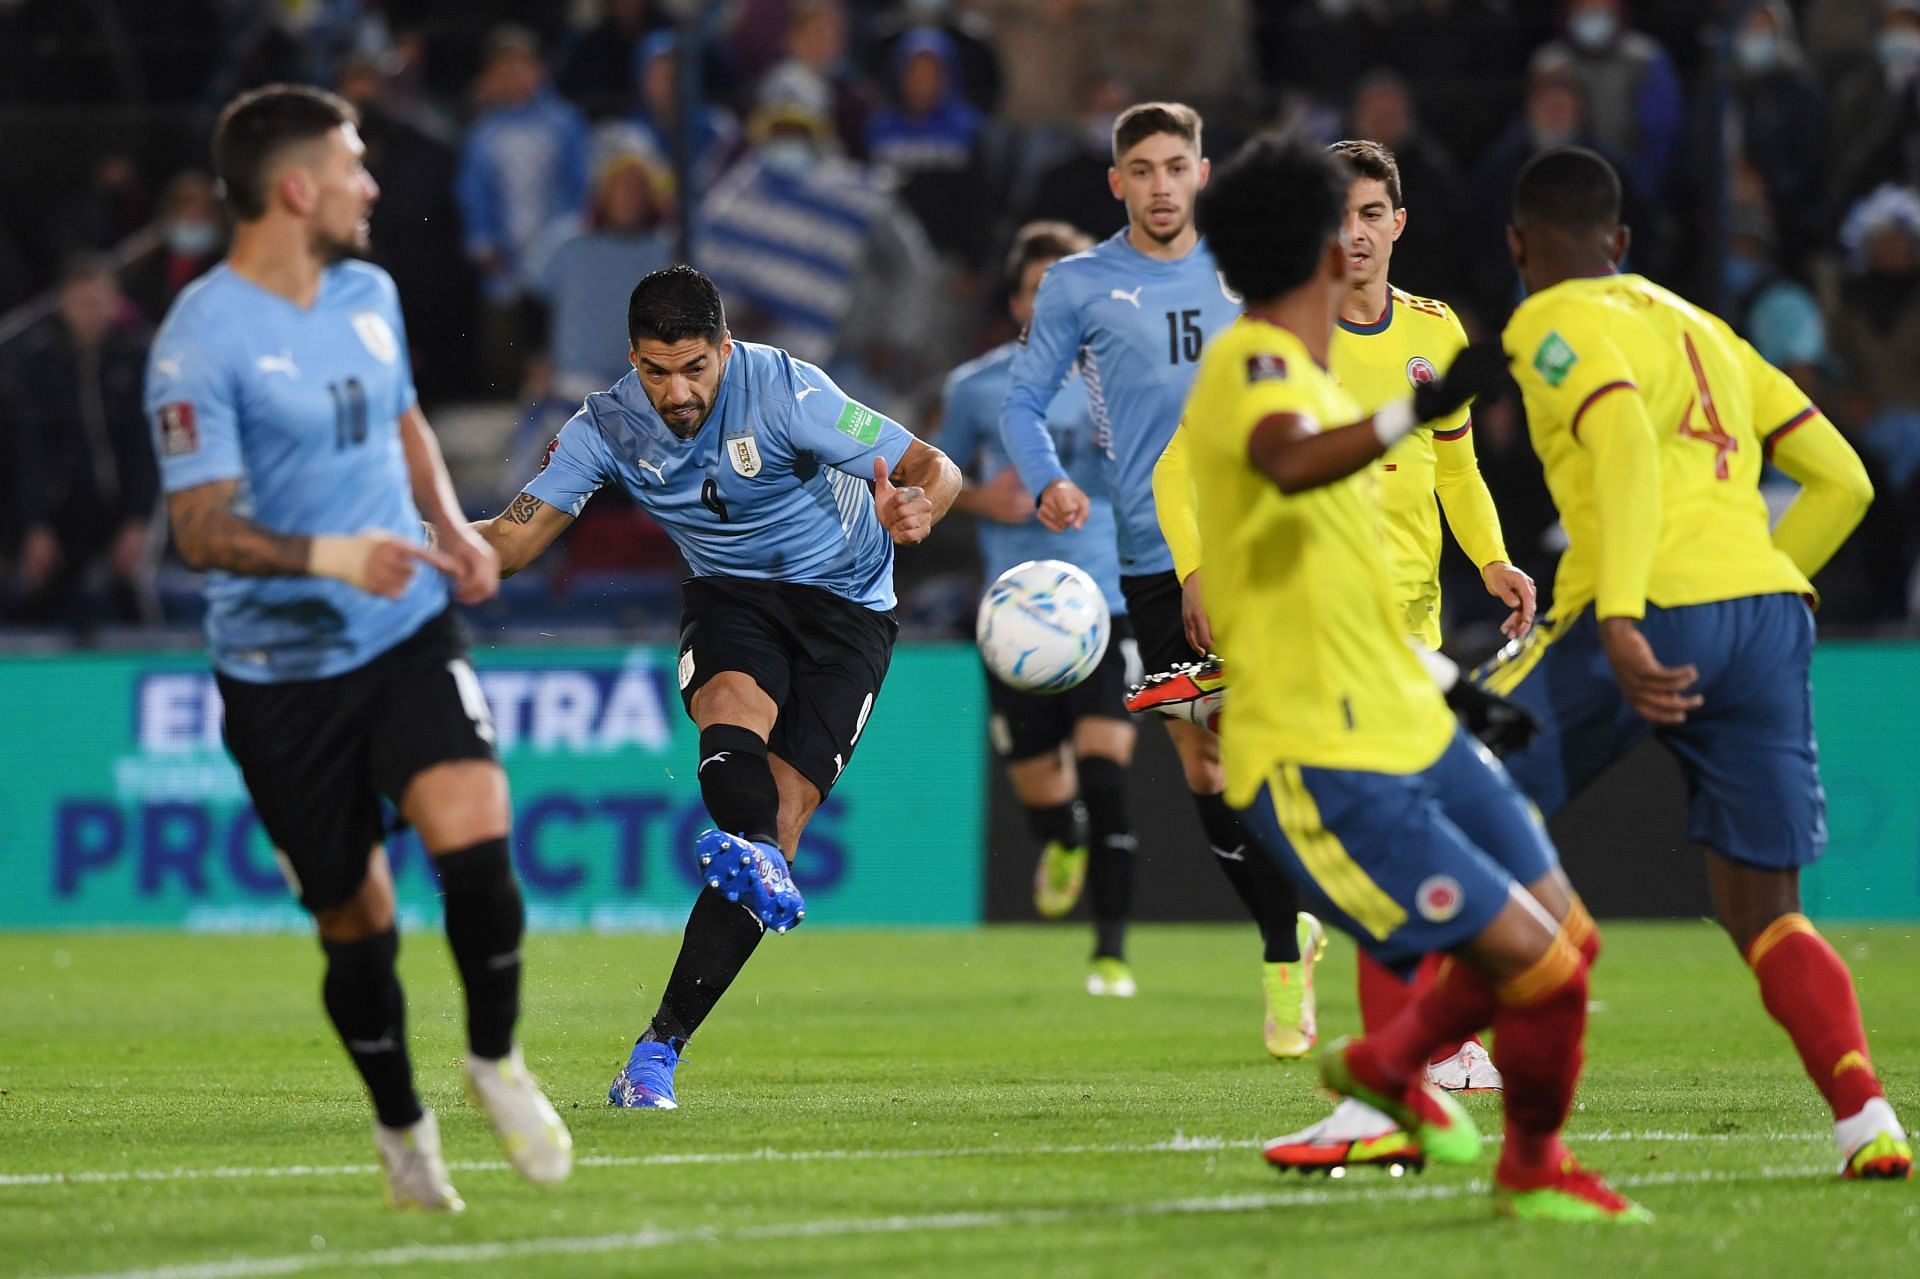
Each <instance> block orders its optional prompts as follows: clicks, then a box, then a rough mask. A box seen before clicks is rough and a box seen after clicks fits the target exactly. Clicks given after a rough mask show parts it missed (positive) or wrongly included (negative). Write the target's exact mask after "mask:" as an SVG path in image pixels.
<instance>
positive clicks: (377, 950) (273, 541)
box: [146, 85, 573, 1212]
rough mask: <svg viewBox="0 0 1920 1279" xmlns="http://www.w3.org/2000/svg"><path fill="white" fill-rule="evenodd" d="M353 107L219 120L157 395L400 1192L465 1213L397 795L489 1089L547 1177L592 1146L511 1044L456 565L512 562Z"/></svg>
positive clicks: (191, 522) (510, 935)
mask: <svg viewBox="0 0 1920 1279" xmlns="http://www.w3.org/2000/svg"><path fill="white" fill-rule="evenodd" d="M355 124H356V116H355V113H354V110H353V108H352V107H351V106H350V105H348V104H347V103H346V102H344V101H342V100H341V99H339V98H336V97H334V96H333V95H332V94H330V93H323V92H320V91H319V90H316V89H309V88H304V87H298V86H292V85H270V86H268V87H266V88H264V89H259V90H256V91H254V92H252V93H248V94H244V95H242V96H241V97H239V98H237V99H235V100H234V101H233V102H232V103H230V104H229V105H228V106H227V108H226V109H225V110H224V111H222V112H221V114H220V120H219V123H218V125H217V126H216V129H215V132H214V140H213V158H214V168H215V170H216V172H217V173H218V174H219V176H220V180H221V183H222V185H223V186H224V188H225V191H226V199H227V202H228V204H229V205H230V206H231V208H232V211H233V214H234V221H235V223H236V226H235V229H234V235H233V248H232V251H231V252H230V253H229V254H228V255H227V259H226V261H225V262H223V263H222V264H221V265H219V266H218V267H215V268H214V269H213V270H212V271H211V272H209V273H208V274H207V275H206V276H205V277H204V278H203V279H201V280H200V281H199V282H197V283H196V284H194V285H193V286H192V287H190V288H188V289H187V290H186V291H185V292H184V293H182V294H181V295H180V297H179V298H178V299H177V300H176V301H175V302H174V304H173V307H172V309H171V310H170V311H169V312H168V313H167V318H166V322H165V323H164V324H163V325H162V326H161V329H160V333H159V336H158V337H157V338H156V339H155V340H154V344H153V354H152V357H151V360H150V363H149V366H148V373H147V388H146V399H147V407H148V410H149V412H151V413H152V415H153V421H154V432H155V443H156V447H157V449H158V452H159V458H160V473H161V478H162V481H163V483H164V485H165V487H166V490H167V493H168V495H169V496H168V512H169V514H170V516H171V517H172V522H173V534H174V540H175V542H176V543H177V544H178V545H179V548H180V554H181V557H182V558H183V559H185V560H186V562H187V563H188V564H189V565H190V566H192V567H194V568H197V569H204V570H206V571H207V638H208V640H209V643H210V646H211V648H212V650H213V661H214V666H215V668H216V672H217V674H216V678H217V680H218V682H219V686H220V694H221V698H222V700H223V701H224V702H225V705H226V740H227V747H228V749H229V750H230V751H231V752H232V753H233V757H234V760H235V762H237V763H238V764H239V766H240V772H241V776H242V777H243V778H244V779H245V781H246V785H247V792H248V794H249V795H250V796H251V797H252V799H253V804H254V808H255V809H256V810H257V811H258V813H259V816H260V824H261V825H262V827H264V828H265V830H266V833H267V836H268V837H269V838H270V839H271V840H272V841H273V846H274V848H275V850H276V851H277V852H278V854H279V856H280V860H281V863H282V866H283V867H284V868H285V870H286V872H287V877H288V879H289V881H290V882H291V884H292V886H293V889H294V891H295V892H296V893H297V894H298V895H299V898H300V904H301V905H302V906H304V907H306V909H307V910H308V911H309V912H311V913H312V915H313V917H314V921H315V923H316V925H317V926H318V929H319V933H320V945H321V948H322V949H323V950H324V951H325V952H326V957H327V966H326V978H325V981H324V984H323V986H322V993H323V998H324V1000H325V1003H326V1008H327V1013H328V1015H329V1016H330V1017H331V1018H332V1020H333V1024H334V1028H335V1030H337V1031H338V1032H339V1035H340V1040H341V1042H342V1043H343V1044H344V1045H345V1046H346V1049H347V1054H348V1056H350V1057H351V1058H352V1059H353V1063H354V1065H355V1066H356V1067H357V1068H358V1069H359V1071H360V1074H361V1077H362V1078H363V1079H364V1080H365V1081H366V1085H367V1090H368V1092H369V1093H370V1094H371V1095H372V1098H373V1108H374V1114H375V1120H374V1128H373V1138H374V1146H375V1148H376V1149H377V1150H378V1151H379V1155H380V1164H381V1167H382V1170H383V1171H384V1173H385V1176H386V1185H387V1195H388V1199H389V1201H390V1202H391V1203H392V1204H393V1205H394V1206H395V1207H397V1208H412V1209H422V1210H428V1211H440V1212H458V1211H459V1210H460V1209H461V1208H462V1207H463V1206H464V1205H463V1204H462V1203H461V1200H460V1197H459V1195H458V1194H456V1193H455V1192H454V1189H453V1186H452V1184H451V1182H450V1181H449V1180H448V1177H447V1169H446V1164H445V1162H444V1160H443V1159H442V1157H441V1154H440V1136H439V1128H438V1126H437V1124H436V1121H435V1119H434V1116H433V1113H432V1112H431V1111H428V1110H426V1109H425V1108H424V1107H423V1106H422V1105H421V1103H420V1097H419V1094H418V1093H416V1092H415V1091H414V1085H413V1071H412V1067H411V1065H410V1063H409V1061H408V1058H407V1045H406V1016H405V1003H404V999H403V996H402V992H401V989H400V982H399V979H398V978H397V977H396V976H395V973H394V960H395V957H396V955H397V954H398V952H399V944H400V942H399V934H398V932H397V931H396V929H395V925H394V892H393V875H392V871H391V869H390V868H389V866H388V863H387V856H386V852H385V848H384V845H383V839H384V831H383V820H382V815H381V801H382V799H385V800H386V801H388V802H390V803H391V804H392V805H393V806H394V807H395V809H397V810H398V812H399V814H400V818H401V820H402V821H404V822H405V823H407V824H408V825H411V826H412V827H413V828H414V829H415V830H417V831H418V832H419V833H420V839H421V842H422V843H423V844H424V845H425V846H426V849H427V852H428V854H429V855H430V856H431V857H432V859H433V863H434V867H435V870H436V871H437V873H438V876H439V880H440V886H441V890H442V892H443V894H444V902H445V910H446V930H447V940H448V941H449V942H450V943H451V945H452V949H453V957H454V962H455V964H456V965H457V966H458V967H459V970H460V977H461V981H462V983H463V984H464V986H465V988H466V1004H467V1048H468V1053H467V1058H466V1062H465V1075H466V1082H467V1087H468V1093H469V1095H470V1096H472V1097H473V1098H474V1100H475V1101H476V1102H477V1103H478V1104H479V1105H480V1107H481V1109H483V1110H484V1111H486V1113H487V1117H488V1119H489V1120H491V1121H492V1123H493V1126H494V1129H495V1131H496V1132H497V1133H498V1135H499V1137H500V1141H501V1144H502V1145H503V1146H504V1147H505V1148H506V1152H507V1158H508V1159H509V1160H510V1161H511V1162H512V1164H513V1166H514V1167H515V1168H517V1169H518V1170H519V1171H520V1173H521V1174H522V1175H523V1176H525V1177H527V1178H528V1179H529V1180H531V1181H535V1182H541V1183H546V1182H554V1181H558V1180H560V1179H561V1178H563V1177H565V1176H566V1175H567V1173H568V1172H569V1171H570V1170H571V1168H572V1163H573V1156H572V1141H571V1138H570V1137H569V1136H568V1134H567V1130H566V1127H565V1126H564V1125H563V1124H562V1123H561V1122H560V1119H559V1116H557V1115H556V1114H555V1113H554V1111H553V1107H552V1106H551V1105H549V1104H548V1102H547V1099H546V1098H545V1097H544V1096H543V1095H542V1094H541V1092H540V1089H539V1086H538V1085H537V1084H536V1083H535V1081H534V1079H533V1077H532V1076H531V1075H529V1074H528V1073H527V1069H526V1066H525V1064H524V1062H523V1061H522V1059H521V1054H520V1049H519V1047H518V1046H516V1045H515V1044H514V1042H513V1029H514V1023H515V1021H516V1020H517V1019H518V1017H519V1012H520V940H521V933H522V930H523V925H524V917H525V912H524V910H523V908H522V904H521V897H520V887H519V883H518V881H517V880H516V878H515V876H514V872H513V864H512V862H511V861H510V860H509V859H508V853H507V836H508V832H509V828H510V824H511V820H512V810H511V808H510V807H509V804H508V799H507V782H506V776H505V774H504V773H503V772H502V771H501V769H500V765H499V763H498V762H497V761H496V760H495V758H494V749H493V740H494V739H493V726H492V723H491V721H490V720H489V719H488V716H487V704H486V701H485V699H484V698H483V697H482V696H481V693H480V685H479V682H478V681H477V680H476V679H475V678H474V674H473V670H472V668H471V667H469V666H468V665H467V659H466V640H465V635H464V633H463V630H462V627H461V625H460V622H459V619H458V617H457V616H456V615H455V614H454V612H453V611H452V609H451V608H450V607H449V605H448V600H447V596H448V583H447V580H446V579H449V578H450V579H451V580H452V584H453V593H454V595H455V596H456V597H457V598H458V599H459V600H460V601H461V602H462V603H467V604H473V603H478V602H480V601H482V600H485V599H488V598H490V597H491V596H492V595H493V594H494V593H495V592H496V591H497V590H498V589H499V582H500V572H499V562H498V560H497V559H496V557H495V556H494V553H493V551H492V550H491V549H490V548H489V547H488V546H487V545H486V543H485V542H483V541H481V540H480V539H479V538H477V537H475V536H474V535H473V533H472V531H471V530H470V529H469V528H468V527H467V524H466V521H465V519H464V518H463V517H462V515H461V511H460V503H459V500H458V499H457V498H456V497H455V496H454V491H453V485H452V483H451V481H449V480H448V478H447V469H446V465H445V463H444V462H443V461H442V459H441V456H440V447H439V445H438V444H437V443H436V442H435V440H434V436H433V432H432V430H431V429H430V428H429V427H428V425H427V420H426V418H425V417H424V416H422V415H421V412H420V408H419V405H418V404H417V403H416V400H415V396H414V389H413V378H412V375H411V374H410V372H409V370H408V361H407V345H406V336H405V327H404V324H403V323H402V321H401V318H400V304H399V298H398V296H397V295H396V294H395V291H394V287H393V281H392V280H391V279H390V278H388V276H387V273H386V272H384V271H382V270H380V268H378V267H376V266H373V265H371V264H369V263H366V262H361V261H356V260H353V257H352V255H353V254H355V253H357V252H360V251H363V250H365V249H366V247H367V215H368V211H369V210H370V209H371V208H372V206H373V202H374V200H375V199H376V198H378V196H379V188H378V187H377V186H375V185H374V182H373V179H372V178H371V177H369V176H368V174H367V170H366V167H365V165H364V164H363V163H362V157H363V154H364V151H365V148H364V147H363V146H362V145H361V142H360V137H359V133H358V132H357V130H356V128H355ZM423 514H424V515H425V516H426V518H427V521H428V525H426V526H423V524H422V521H421V516H422V515H423ZM429 535H431V536H432V537H433V538H437V541H438V549H434V548H433V547H431V546H429V545H427V544H426V543H427V541H428V540H429ZM422 566H424V567H425V569H426V570H427V571H422Z"/></svg>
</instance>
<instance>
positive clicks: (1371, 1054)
mask: <svg viewBox="0 0 1920 1279" xmlns="http://www.w3.org/2000/svg"><path fill="white" fill-rule="evenodd" d="M1495 1002H1496V1001H1495V999H1494V993H1493V983H1492V982H1490V981H1488V980H1487V979H1486V978H1485V977H1484V976H1482V975H1481V974H1480V973H1478V972H1476V971H1475V970H1474V969H1472V968H1469V967H1468V966H1467V965H1465V964H1463V963H1460V962H1459V961H1457V960H1454V959H1451V958H1443V959H1442V960H1441V962H1440V965H1439V972H1438V973H1437V974H1436V975H1435V976H1434V979H1433V982H1432V984H1431V985H1428V986H1426V987H1425V988H1424V989H1419V990H1416V992H1415V994H1414V997H1413V1000H1412V1001H1411V1002H1410V1003H1408V1004H1407V1006H1406V1007H1405V1008H1403V1009H1401V1010H1400V1015H1399V1016H1397V1017H1395V1018H1394V1019H1393V1020H1392V1021H1390V1022H1388V1023H1387V1024H1386V1025H1384V1026H1382V1027H1381V1028H1380V1029H1379V1030H1377V1031H1370V1032H1368V1034H1367V1035H1366V1037H1365V1038H1363V1039H1361V1040H1359V1041H1358V1042H1356V1043H1355V1044H1354V1045H1353V1046H1352V1047H1351V1048H1350V1049H1348V1051H1347V1062H1348V1065H1349V1066H1350V1067H1351V1068H1352V1069H1353V1071H1354V1073H1355V1075H1356V1076H1357V1077H1359V1079H1360V1080H1361V1082H1362V1083H1365V1084H1366V1085H1367V1086H1368V1087H1370V1088H1376V1089H1379V1090H1380V1091H1382V1092H1391V1093H1394V1094H1396V1095H1397V1094H1399V1093H1401V1092H1404V1091H1405V1090H1406V1089H1407V1088H1408V1086H1409V1085H1411V1084H1413V1083H1415V1082H1418V1081H1420V1080H1423V1079H1424V1078H1425V1077H1426V1067H1427V1063H1428V1062H1429V1061H1431V1060H1432V1059H1433V1050H1434V1049H1435V1048H1438V1047H1440V1046H1441V1045H1443V1044H1447V1043H1454V1044H1457V1043H1459V1042H1460V1040H1461V1039H1462V1038H1464V1037H1465V1036H1467V1035H1470V1034H1472V1033H1474V1032H1475V1031H1477V1030H1479V1029H1481V1028H1482V1027H1484V1026H1485V1025H1486V1024H1487V1023H1488V1022H1489V1021H1491V1020H1492V1018H1493V1013H1494V1008H1495Z"/></svg>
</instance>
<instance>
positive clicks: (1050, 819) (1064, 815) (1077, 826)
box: [1026, 799, 1087, 848]
mask: <svg viewBox="0 0 1920 1279" xmlns="http://www.w3.org/2000/svg"><path fill="white" fill-rule="evenodd" d="M1026 811H1027V829H1028V830H1030V831H1032V832H1033V837H1034V838H1035V839H1037V840H1039V841H1040V842H1041V843H1042V844H1059V845H1060V846H1061V847H1063V848H1078V847H1080V846H1081V845H1082V844H1084V843H1086V842H1087V810H1086V806H1085V805H1083V804H1082V803H1081V802H1080V801H1079V800H1077V799H1070V800H1068V801H1067V802H1066V803H1064V804H1040V805H1034V806H1030V807H1028V809H1027V810H1026Z"/></svg>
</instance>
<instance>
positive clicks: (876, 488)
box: [873, 440, 961, 546]
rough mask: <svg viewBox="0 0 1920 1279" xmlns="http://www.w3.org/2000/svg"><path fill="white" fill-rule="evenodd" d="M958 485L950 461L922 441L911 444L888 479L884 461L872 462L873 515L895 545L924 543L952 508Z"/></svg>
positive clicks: (958, 490)
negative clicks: (877, 518) (875, 515)
mask: <svg viewBox="0 0 1920 1279" xmlns="http://www.w3.org/2000/svg"><path fill="white" fill-rule="evenodd" d="M960 483H961V476H960V468H959V467H957V466H955V465H954V464H953V459H951V458H949V457H948V456H947V455H946V454H945V453H942V452H941V451H940V450H939V449H937V448H934V447H933V446H932V445H931V444H928V443H926V442H925V441H924V440H914V441H913V442H912V443H910V444H908V445H907V451H906V452H905V453H904V454H902V455H901V457H900V464H899V465H898V466H896V467H894V468H893V473H892V474H891V475H889V474H888V473H887V463H886V459H884V458H878V457H876V458H874V459H873V509H874V513H875V514H877V515H878V516H879V517H880V524H881V526H882V527H883V528H885V529H886V530H887V533H888V535H889V536H890V537H892V538H893V540H894V541H895V542H896V543H899V544H900V545H902V546H905V545H910V544H912V543H914V542H920V541H924V540H925V539H926V536H927V534H928V533H931V532H932V531H933V526H934V525H935V524H937V523H939V522H940V520H941V518H942V517H943V516H945V515H946V513H947V512H948V511H949V510H951V509H952V508H953V499H954V498H955V497H956V496H958V495H959V493H960Z"/></svg>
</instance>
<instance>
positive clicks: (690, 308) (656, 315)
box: [627, 262, 727, 346]
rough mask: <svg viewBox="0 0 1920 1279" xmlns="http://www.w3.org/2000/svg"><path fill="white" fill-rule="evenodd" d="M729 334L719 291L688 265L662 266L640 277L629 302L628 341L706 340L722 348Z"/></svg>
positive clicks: (711, 282)
mask: <svg viewBox="0 0 1920 1279" xmlns="http://www.w3.org/2000/svg"><path fill="white" fill-rule="evenodd" d="M726 332H727V308H726V307H725V305H723V304H722V303H721V301H720V290H719V289H717V288H715V287H714V284H713V281H712V280H709V279H708V278H707V277H706V276H704V275H702V274H701V273H700V272H698V271H696V270H694V269H693V268H692V267H690V266H688V265H687V264H686V263H684V262H681V263H676V264H675V265H673V266H668V267H662V268H660V269H659V270H658V271H649V272H648V273H647V274H646V275H643V276H641V277H640V283H638V284H636V285H634V286H633V294H632V296H630V297H629V298H628V299H627V340H628V341H629V342H631V343H632V344H633V345H635V346H638V345H640V340H641V339H642V338H645V339H647V340H649V341H653V342H684V341H686V340H687V339H688V338H695V337H697V338H705V339H706V340H707V341H709V342H712V343H714V344H715V345H716V346H717V345H719V342H720V339H721V338H722V337H724V336H725V335H726Z"/></svg>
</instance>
